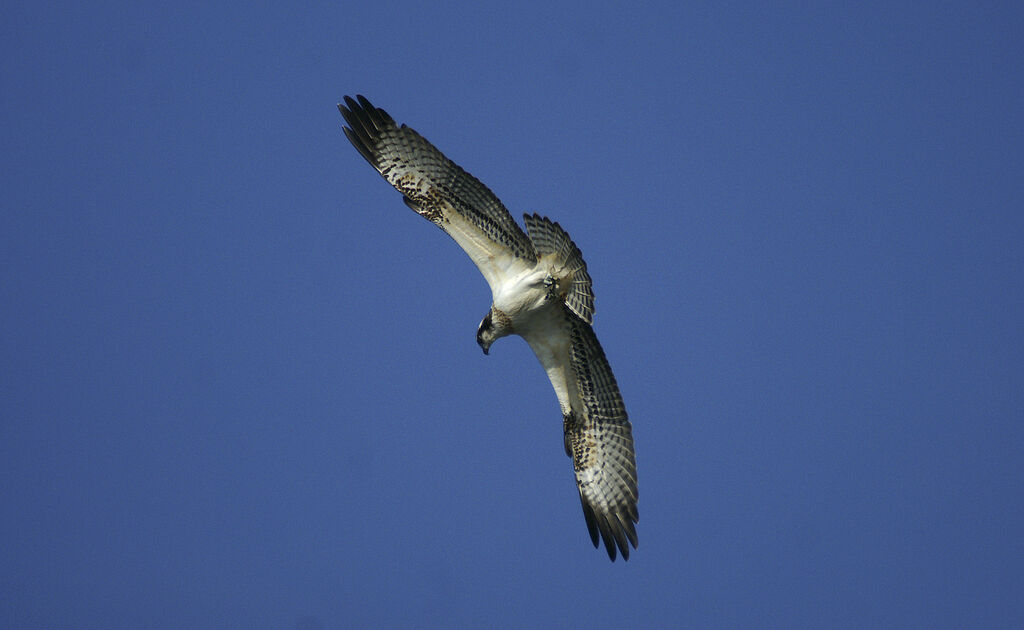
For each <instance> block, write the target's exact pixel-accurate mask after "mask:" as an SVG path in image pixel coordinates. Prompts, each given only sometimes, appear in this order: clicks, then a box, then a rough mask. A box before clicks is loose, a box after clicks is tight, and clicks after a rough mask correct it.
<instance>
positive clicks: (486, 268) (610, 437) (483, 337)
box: [338, 96, 638, 560]
mask: <svg viewBox="0 0 1024 630" xmlns="http://www.w3.org/2000/svg"><path fill="white" fill-rule="evenodd" d="M338 108H339V110H340V111H341V113H342V115H343V116H344V117H345V120H346V122H348V124H349V127H346V128H345V135H346V136H347V137H348V139H349V140H350V141H351V142H352V144H353V146H355V148H356V149H357V150H359V152H360V153H361V154H362V156H363V157H364V158H366V160H367V161H368V162H369V163H370V164H371V165H372V166H373V167H374V168H375V169H377V171H378V172H379V173H380V174H381V175H382V176H383V177H384V178H385V179H386V180H387V181H388V182H389V183H390V184H391V185H392V186H394V187H395V188H397V189H398V190H399V192H401V193H402V195H403V198H404V200H405V202H406V204H407V205H408V206H409V207H410V208H412V209H413V210H415V211H416V212H417V213H419V214H420V215H421V216H423V217H424V218H426V219H428V220H430V221H431V222H433V223H434V224H435V225H437V226H438V227H440V228H441V229H442V230H444V231H445V232H446V233H447V234H448V235H449V236H451V237H452V238H453V239H454V240H455V242H456V243H458V245H459V246H460V247H462V249H463V250H465V252H466V253H467V254H468V255H469V257H470V259H472V261H473V262H474V263H475V264H476V266H477V268H479V269H480V273H481V274H483V276H484V278H485V279H486V280H487V283H488V284H489V285H490V287H491V296H492V304H491V308H490V310H489V311H488V312H487V314H486V315H485V316H484V318H483V320H482V321H481V322H480V326H479V328H478V329H477V343H479V344H480V347H481V348H482V349H483V351H484V353H485V354H487V353H488V352H489V350H490V347H491V344H493V343H494V342H495V341H496V340H497V339H500V338H501V337H505V336H507V335H513V334H514V335H519V336H521V337H522V338H523V339H525V340H526V342H527V343H528V344H529V345H530V348H532V349H533V352H534V354H535V355H536V356H537V359H538V360H539V361H540V363H541V365H542V366H543V367H544V370H545V371H546V372H547V375H548V378H549V379H550V380H551V385H552V387H553V388H554V390H555V394H556V396H557V397H558V403H559V406H560V407H561V411H562V420H563V428H564V435H565V452H566V454H567V455H569V456H570V457H571V458H572V459H573V469H574V470H575V473H576V483H577V488H578V489H579V493H580V500H581V503H582V505H583V514H584V516H585V518H586V521H587V528H588V529H589V531H590V536H591V539H592V541H593V542H594V545H595V546H597V544H598V537H599V536H600V538H601V539H603V540H604V543H605V547H606V549H607V551H608V555H609V557H610V558H611V559H612V560H615V552H616V549H618V551H619V552H620V553H621V554H622V556H623V558H625V559H628V558H629V545H630V544H632V546H633V547H634V548H635V547H636V545H637V536H636V528H635V526H634V523H636V522H637V519H638V513H637V507H636V502H637V485H636V462H635V457H634V454H633V438H632V427H631V425H630V423H629V420H628V418H627V416H626V410H625V407H624V406H623V404H622V397H621V395H620V394H619V389H618V385H617V384H616V382H615V377H614V376H613V375H612V372H611V368H610V367H609V366H608V361H607V360H606V359H605V356H604V351H603V350H602V349H601V345H600V343H598V341H597V337H596V336H595V335H594V332H593V329H592V328H591V324H592V322H593V313H594V294H593V291H592V288H591V280H590V276H589V275H588V274H587V267H586V263H585V262H584V261H583V255H582V254H581V253H580V251H579V249H578V248H577V247H576V245H575V244H574V243H573V242H572V240H571V239H570V238H569V235H568V234H567V233H566V232H565V230H563V229H562V227H561V226H560V225H559V224H558V223H555V222H552V221H550V220H549V219H547V218H546V217H541V216H539V215H537V214H533V215H525V217H524V220H525V223H526V229H527V231H526V232H524V231H523V230H522V228H520V227H519V225H518V224H517V223H516V222H515V221H514V220H513V219H512V217H511V215H509V213H508V210H506V209H505V207H504V205H502V203H501V201H499V200H498V198H497V197H496V196H495V195H494V193H492V192H491V191H490V190H489V189H488V188H487V187H486V186H484V185H483V184H482V183H480V182H479V181H478V180H477V179H476V178H474V177H473V176H472V175H470V174H469V173H467V172H465V171H464V170H462V169H461V168H459V166H458V165H456V164H455V163H454V162H452V161H451V160H449V159H448V158H446V157H445V156H444V155H443V154H442V153H441V152H440V151H438V150H437V149H436V148H435V147H434V146H433V145H432V144H430V143H429V142H427V141H426V140H425V139H424V138H423V137H422V136H420V135H419V134H418V133H416V132H415V131H413V130H412V129H410V128H409V127H406V126H405V125H402V126H398V125H397V124H396V123H395V121H394V120H393V119H392V118H391V117H390V116H389V115H388V114H387V112H385V111H384V110H382V109H380V108H377V107H374V106H373V105H371V104H370V102H369V101H367V100H366V99H365V98H363V97H362V96H360V97H358V101H357V100H354V99H351V98H349V97H345V104H344V105H338Z"/></svg>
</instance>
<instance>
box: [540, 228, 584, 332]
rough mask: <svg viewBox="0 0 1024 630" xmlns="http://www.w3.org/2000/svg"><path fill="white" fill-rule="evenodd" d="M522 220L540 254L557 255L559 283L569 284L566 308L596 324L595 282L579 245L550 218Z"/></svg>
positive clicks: (555, 257)
mask: <svg viewBox="0 0 1024 630" xmlns="http://www.w3.org/2000/svg"><path fill="white" fill-rule="evenodd" d="M523 220H524V221H525V223H526V231H527V233H528V234H529V235H530V240H531V241H533V246H534V248H536V250H537V255H538V256H545V255H554V259H555V264H556V265H558V270H557V275H558V276H559V280H561V281H565V280H567V281H568V282H567V283H566V284H568V289H567V290H566V293H565V305H566V306H568V307H569V309H570V310H571V311H572V312H573V313H575V314H576V316H577V317H579V318H580V319H582V320H583V321H585V322H587V323H588V324H592V323H594V289H593V283H592V281H591V279H590V274H588V273H587V263H586V262H584V260H583V254H582V253H581V252H580V248H579V247H576V243H573V242H572V239H571V238H569V235H568V234H567V233H566V231H565V230H564V229H562V226H560V225H559V224H558V223H557V222H554V221H552V220H551V219H548V218H547V217H542V216H540V215H539V214H527V215H524V216H523ZM559 284H562V282H559Z"/></svg>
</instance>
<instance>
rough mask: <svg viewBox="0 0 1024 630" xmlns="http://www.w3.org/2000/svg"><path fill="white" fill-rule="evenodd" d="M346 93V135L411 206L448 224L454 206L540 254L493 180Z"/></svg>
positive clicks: (496, 234) (495, 236)
mask: <svg viewBox="0 0 1024 630" xmlns="http://www.w3.org/2000/svg"><path fill="white" fill-rule="evenodd" d="M356 99H358V100H354V99H352V98H351V97H348V96H346V97H345V103H344V104H340V103H339V104H338V110H339V111H340V112H341V115H342V116H344V117H345V121H346V122H347V123H348V125H349V126H348V127H345V128H344V130H345V136H346V137H347V138H348V139H349V141H350V142H351V143H352V145H353V146H354V147H355V148H356V149H357V150H358V151H359V153H360V154H361V155H362V156H363V157H364V158H366V161H367V162H369V163H370V165H371V166H373V167H374V168H375V169H377V171H378V172H379V173H380V174H381V175H382V176H383V177H384V179H386V180H387V181H388V183H390V184H391V185H392V186H394V187H395V188H396V189H398V191H399V192H401V193H402V194H403V195H404V196H405V197H406V198H407V200H408V203H409V206H410V207H411V208H413V209H414V210H416V212H418V213H420V214H421V215H423V216H424V217H426V218H427V219H430V220H431V221H433V222H435V223H437V224H438V225H440V226H441V227H442V228H443V227H444V225H443V221H444V219H443V217H444V212H445V211H446V210H448V209H451V210H453V211H455V212H457V213H459V214H460V215H462V216H463V217H465V218H466V219H468V220H469V221H470V223H472V224H473V225H475V226H476V227H477V228H478V229H479V230H480V231H481V232H483V234H485V235H486V236H487V238H489V239H491V240H493V241H494V242H496V243H498V244H500V245H502V246H504V247H507V248H508V249H509V250H511V251H512V254H513V255H515V256H516V257H519V258H525V259H527V260H531V261H532V260H536V258H537V255H536V252H535V251H534V248H533V243H532V242H531V241H530V239H529V238H528V237H527V236H526V233H525V232H523V230H522V228H520V227H519V225H518V224H517V223H516V222H515V220H514V219H513V218H512V215H510V214H509V213H508V210H507V209H506V208H505V206H504V205H503V204H502V203H501V200H499V199H498V198H497V196H495V194H494V193H493V192H491V190H490V189H489V188H487V186H485V185H484V184H483V183H482V182H481V181H480V180H478V179H477V178H475V177H473V176H472V175H470V174H469V173H467V172H466V171H464V170H463V169H462V168H461V167H460V166H459V165H458V164H456V163H455V162H452V161H451V160H449V159H448V158H447V157H445V156H444V154H443V153H441V152H440V151H438V150H437V148H436V147H435V146H434V145H432V144H431V143H430V142H428V141H427V140H426V138H424V137H423V136H421V135H420V134H418V133H416V132H415V131H414V130H413V129H412V128H410V127H407V126H405V125H402V126H400V127H399V126H398V125H397V124H396V123H395V121H394V119H393V118H391V116H389V115H388V113H387V112H385V111H384V110H383V109H380V108H379V107H374V106H373V105H372V104H371V103H370V101H368V100H366V98H365V97H363V96H361V95H360V96H357V97H356Z"/></svg>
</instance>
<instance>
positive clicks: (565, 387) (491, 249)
mask: <svg viewBox="0 0 1024 630" xmlns="http://www.w3.org/2000/svg"><path fill="white" fill-rule="evenodd" d="M445 216H446V218H447V219H448V220H447V222H446V223H445V224H444V225H443V227H444V230H445V232H447V233H448V235H449V236H451V237H452V239H454V240H455V242H456V243H458V245H459V246H460V247H461V248H462V249H463V250H465V252H466V253H467V254H469V257H470V258H471V259H472V260H473V262H474V263H475V264H476V266H477V268H478V269H480V273H481V274H483V276H484V279H486V280H487V284H489V285H490V287H491V296H492V298H493V304H494V307H495V308H497V309H499V310H500V311H502V312H503V313H505V314H506V315H508V317H509V318H510V319H511V321H512V329H513V331H514V334H517V335H519V336H521V337H522V338H524V339H525V340H526V342H527V343H528V344H530V348H532V349H533V353H534V354H535V355H536V356H537V359H538V360H539V361H540V363H541V365H542V366H543V367H544V370H545V371H546V372H547V375H548V378H549V379H550V380H551V386H552V387H554V389H555V395H556V396H557V397H558V404H559V406H560V407H561V409H562V414H563V415H564V414H567V413H568V412H569V411H570V410H571V409H573V408H577V409H580V408H581V406H580V398H579V393H578V391H577V389H576V378H575V375H574V374H573V373H572V367H571V363H570V361H569V335H568V331H567V329H566V326H565V317H566V315H565V312H564V311H563V309H562V305H561V304H560V303H558V302H557V301H551V300H548V299H546V298H547V295H548V288H547V287H546V286H545V285H544V279H545V278H546V277H547V276H548V275H549V274H550V273H551V271H552V267H553V264H554V261H553V256H550V255H549V256H542V257H541V258H540V260H539V261H537V262H536V263H533V262H530V261H528V260H523V259H522V258H516V257H515V256H513V255H512V254H511V253H510V252H508V251H507V250H505V249H503V248H501V247H500V246H498V245H497V244H495V243H494V242H493V241H492V240H490V239H489V238H487V237H485V236H484V235H483V234H482V233H481V232H480V230H479V229H478V228H477V227H476V226H474V225H472V224H471V223H470V222H469V221H467V220H466V219H465V218H463V217H462V216H461V215H459V214H457V213H455V212H446V213H445Z"/></svg>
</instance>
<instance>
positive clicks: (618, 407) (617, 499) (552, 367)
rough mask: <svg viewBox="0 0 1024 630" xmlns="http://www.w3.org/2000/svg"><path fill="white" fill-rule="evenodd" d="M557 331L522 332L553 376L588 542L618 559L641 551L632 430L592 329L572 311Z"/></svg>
mask: <svg viewBox="0 0 1024 630" xmlns="http://www.w3.org/2000/svg"><path fill="white" fill-rule="evenodd" d="M563 313H564V319H563V322H562V325H561V326H560V327H559V329H558V330H550V329H549V330H545V331H536V332H533V333H532V334H527V335H523V336H524V337H525V338H526V341H527V342H528V343H529V344H530V347H531V348H532V349H533V351H534V354H536V355H537V358H538V359H540V362H541V364H542V365H543V366H544V369H545V370H546V371H547V373H548V378H549V379H551V385H552V386H553V387H554V388H555V394H556V395H557V396H558V401H559V404H560V405H561V407H562V419H563V427H564V430H565V453H566V455H568V456H569V457H571V458H572V465H573V469H574V471H575V472H576V487H577V488H578V490H579V493H580V502H581V503H582V504H583V516H584V518H585V519H586V521H587V529H588V530H590V538H591V540H592V541H593V543H594V546H595V547H597V546H599V544H600V542H599V541H600V540H603V541H604V546H605V548H606V549H607V551H608V557H610V558H611V559H612V561H614V560H615V552H616V549H618V551H619V552H620V553H621V554H622V557H623V559H625V560H628V559H629V545H632V546H633V548H634V549H635V548H636V545H637V536H636V526H635V523H636V522H637V521H638V520H639V514H638V512H637V506H636V504H637V497H638V492H637V484H636V456H635V455H634V452H633V429H632V426H631V425H630V423H629V418H628V416H627V415H626V408H625V406H624V405H623V403H622V395H621V394H620V393H619V386H618V384H617V383H616V382H615V376H613V375H612V369H611V367H610V366H609V365H608V359H606V358H605V355H604V350H603V349H602V348H601V344H600V343H599V342H598V341H597V336H596V335H594V330H593V328H591V327H590V324H587V323H586V322H585V321H583V320H582V319H580V318H579V317H578V316H576V314H575V313H573V312H572V311H571V310H570V309H569V308H568V306H567V305H566V306H565V307H563Z"/></svg>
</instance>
